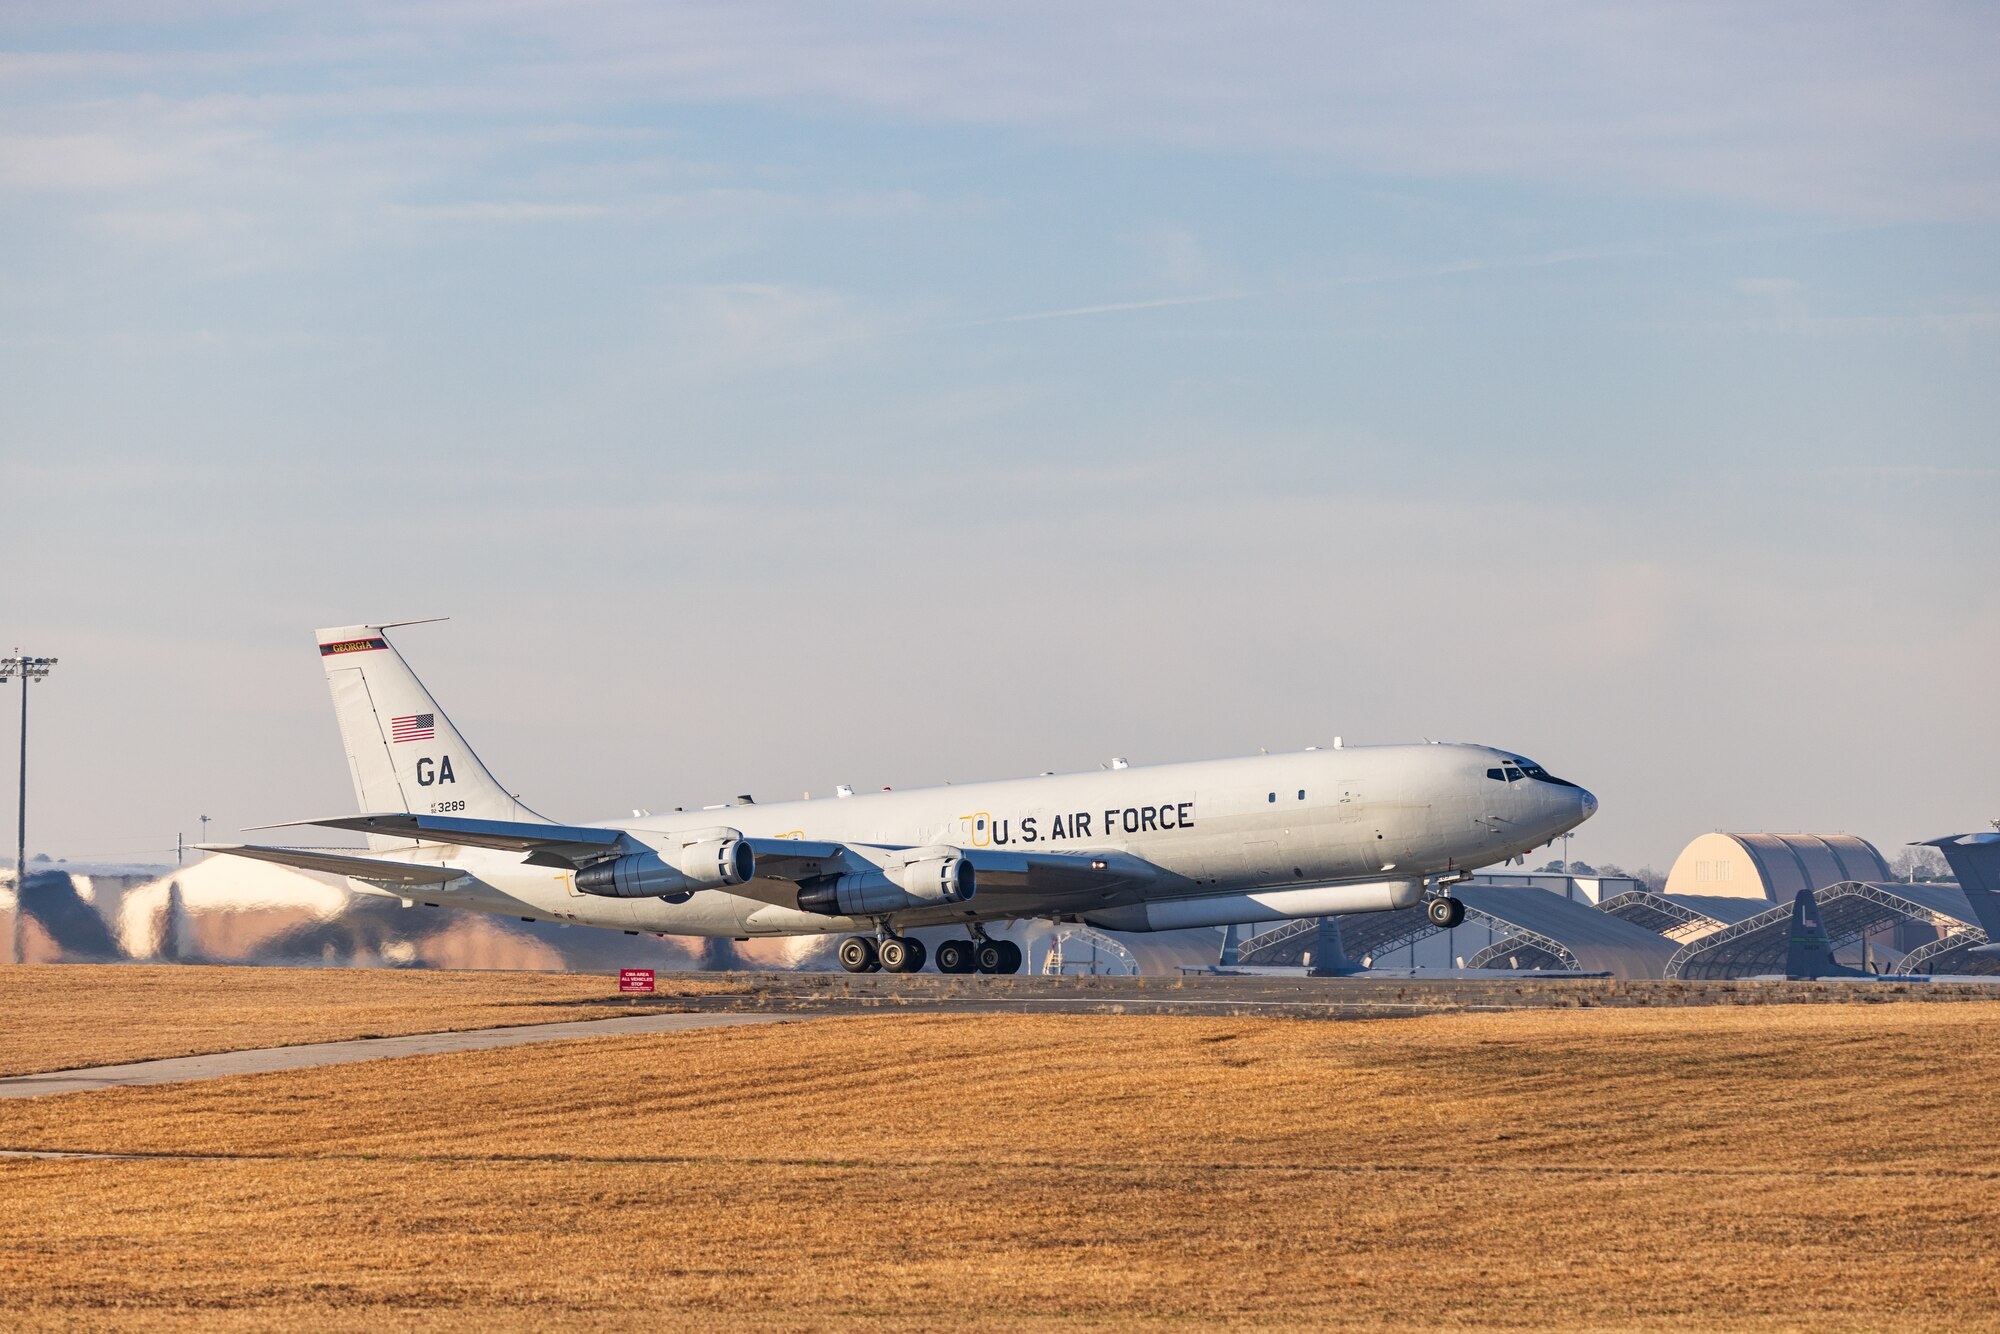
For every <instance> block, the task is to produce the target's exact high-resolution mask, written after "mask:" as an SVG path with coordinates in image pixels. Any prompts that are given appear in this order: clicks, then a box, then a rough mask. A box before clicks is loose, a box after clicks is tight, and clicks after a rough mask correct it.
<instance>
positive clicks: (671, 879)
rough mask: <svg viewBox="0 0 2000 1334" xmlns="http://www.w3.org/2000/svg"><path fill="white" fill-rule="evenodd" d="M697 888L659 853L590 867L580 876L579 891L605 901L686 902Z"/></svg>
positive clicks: (637, 854) (627, 857)
mask: <svg viewBox="0 0 2000 1334" xmlns="http://www.w3.org/2000/svg"><path fill="white" fill-rule="evenodd" d="M694 890H695V887H694V886H693V885H692V884H690V883H689V882H688V877H687V876H686V875H685V874H684V873H683V872H682V871H681V869H680V868H679V867H677V866H669V865H667V864H666V863H665V862H664V861H661V860H660V854H659V853H657V852H635V853H632V854H630V855H629V856H625V857H615V858H613V859H612V860H610V861H608V862H598V863H597V864H596V865H595V866H586V867H584V868H583V869H582V870H581V871H578V872H577V873H576V892H577V893H579V894H595V895H597V896H598V897H599V898H605V899H673V900H674V901H675V902H677V903H678V902H684V901H685V900H686V899H688V898H689V897H691V896H692V895H693V894H694Z"/></svg>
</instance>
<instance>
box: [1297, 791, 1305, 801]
mask: <svg viewBox="0 0 2000 1334" xmlns="http://www.w3.org/2000/svg"><path fill="white" fill-rule="evenodd" d="M1305 799H1306V790H1305V789H1304V788H1300V789H1299V800H1300V801H1304V800H1305Z"/></svg>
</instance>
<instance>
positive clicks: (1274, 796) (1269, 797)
mask: <svg viewBox="0 0 2000 1334" xmlns="http://www.w3.org/2000/svg"><path fill="white" fill-rule="evenodd" d="M1277 799H1278V794H1277V793H1275V792H1273V793H1272V794H1271V795H1270V796H1268V797H1266V798H1264V800H1266V801H1276V800H1277Z"/></svg>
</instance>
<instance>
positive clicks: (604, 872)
mask: <svg viewBox="0 0 2000 1334" xmlns="http://www.w3.org/2000/svg"><path fill="white" fill-rule="evenodd" d="M699 832H702V833H706V832H707V831H699ZM756 874H757V857H756V854H755V853H753V852H752V851H751V850H750V845H749V844H748V843H745V842H744V841H743V840H742V839H741V838H740V837H738V836H737V834H736V832H735V831H734V830H719V831H716V832H715V834H714V835H713V836H711V837H706V838H697V839H696V840H695V841H694V842H692V843H689V844H687V845H686V846H684V847H682V848H680V849H679V850H675V849H671V848H669V849H668V850H666V851H665V852H653V851H650V850H649V851H646V852H634V853H628V854H627V855H625V856H623V857H617V858H613V859H612V860H611V861H606V862H599V863H597V864H596V865H595V866H587V867H585V868H584V869H583V870H581V871H578V872H577V873H576V889H577V893H579V894H595V895H597V896H598V897H600V898H608V899H672V900H674V901H675V902H676V903H679V902H684V901H685V900H687V899H688V898H689V897H690V896H691V895H693V893H694V892H695V891H696V890H698V889H726V888H728V887H729V886H731V885H740V884H742V883H744V882H745V881H746V880H749V879H750V878H751V877H753V876H754V875H756Z"/></svg>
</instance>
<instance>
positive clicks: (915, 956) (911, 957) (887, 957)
mask: <svg viewBox="0 0 2000 1334" xmlns="http://www.w3.org/2000/svg"><path fill="white" fill-rule="evenodd" d="M875 957H876V958H878V959H880V960H881V961H882V971H883V972H885V973H914V972H917V971H919V970H920V969H922V968H923V966H924V942H923V941H921V940H918V939H916V938H915V937H914V936H890V937H889V938H888V939H887V940H885V941H883V942H882V943H881V944H879V945H877V946H876V947H875Z"/></svg>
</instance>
